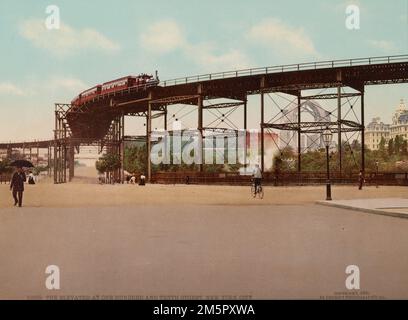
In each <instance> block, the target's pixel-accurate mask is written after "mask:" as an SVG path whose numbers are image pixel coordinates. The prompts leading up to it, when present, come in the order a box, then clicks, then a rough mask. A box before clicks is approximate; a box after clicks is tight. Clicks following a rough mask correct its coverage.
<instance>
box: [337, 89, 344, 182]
mask: <svg viewBox="0 0 408 320" xmlns="http://www.w3.org/2000/svg"><path fill="white" fill-rule="evenodd" d="M341 117H342V115H341V85H339V86H338V87H337V130H338V136H337V150H338V154H339V172H340V177H341V176H342V172H343V147H342V141H341V138H342V135H341Z"/></svg>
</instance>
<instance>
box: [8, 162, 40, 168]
mask: <svg viewBox="0 0 408 320" xmlns="http://www.w3.org/2000/svg"><path fill="white" fill-rule="evenodd" d="M10 167H18V168H33V167H34V165H33V164H32V163H31V162H30V161H27V160H16V161H13V162H12V163H10Z"/></svg>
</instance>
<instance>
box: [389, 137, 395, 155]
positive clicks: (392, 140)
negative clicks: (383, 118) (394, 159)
mask: <svg viewBox="0 0 408 320" xmlns="http://www.w3.org/2000/svg"><path fill="white" fill-rule="evenodd" d="M393 154H394V139H390V141H388V155H390V156H392V155H393Z"/></svg>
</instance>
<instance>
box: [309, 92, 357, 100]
mask: <svg viewBox="0 0 408 320" xmlns="http://www.w3.org/2000/svg"><path fill="white" fill-rule="evenodd" d="M340 97H341V98H354V97H361V93H342V94H341V95H340ZM338 98H339V95H338V94H337V93H329V94H319V95H315V96H304V97H301V99H302V100H335V99H338Z"/></svg>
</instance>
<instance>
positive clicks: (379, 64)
mask: <svg viewBox="0 0 408 320" xmlns="http://www.w3.org/2000/svg"><path fill="white" fill-rule="evenodd" d="M407 82H408V55H402V56H388V57H374V58H362V59H349V60H337V61H323V62H315V63H304V64H294V65H284V66H275V67H265V68H256V69H247V70H239V71H229V72H221V73H214V74H206V75H198V76H193V77H186V78H179V79H174V80H167V81H162V82H160V83H159V85H158V86H155V87H148V88H137V87H135V88H130V89H126V90H122V91H117V92H114V93H110V94H106V95H99V96H97V97H95V98H94V99H93V100H92V101H89V102H88V103H86V104H84V105H81V106H71V105H69V104H56V111H55V112H56V122H55V136H54V147H55V148H54V149H55V150H54V161H55V165H56V167H57V169H56V170H55V172H54V178H55V182H56V183H60V182H65V179H66V175H65V176H64V172H65V169H66V168H67V167H68V168H71V170H70V175H69V176H70V177H71V176H73V154H74V152H75V149H76V148H79V146H80V145H81V144H98V145H100V146H106V147H107V148H108V151H109V152H117V153H118V154H120V155H121V156H122V157H123V154H124V140H125V137H124V117H125V116H142V117H146V123H147V128H146V137H147V138H146V139H147V144H148V148H150V147H151V133H152V119H154V118H156V117H160V116H163V117H164V118H165V121H164V123H165V128H163V129H166V130H167V127H166V124H167V107H168V106H169V105H174V104H185V105H192V106H198V114H197V129H198V130H200V131H203V130H207V129H211V128H206V127H204V123H203V117H204V112H205V110H206V109H209V108H220V109H222V108H228V107H232V106H238V105H239V106H242V108H243V111H244V112H243V113H244V117H243V128H242V129H243V130H246V129H247V123H248V121H247V116H248V113H251V114H252V113H258V114H259V115H260V118H261V123H260V129H261V131H262V133H264V130H267V129H274V130H289V131H294V132H296V133H297V136H298V139H297V141H298V148H299V149H298V164H297V167H298V170H299V171H300V170H301V150H300V140H301V139H300V138H301V135H302V134H304V133H308V132H309V133H319V132H321V130H322V128H325V127H329V128H330V129H331V130H332V131H333V132H334V133H337V134H338V139H339V140H338V142H341V137H342V133H343V132H352V131H359V132H361V137H362V138H361V140H362V141H361V142H362V146H363V147H362V148H363V150H362V151H363V152H362V159H361V169H363V170H364V169H365V159H364V141H365V139H364V127H365V119H364V108H365V106H364V93H365V86H372V85H384V84H395V83H407ZM346 87H347V88H351V89H353V90H354V92H353V93H346V92H345V91H344V90H342V89H343V88H346ZM324 88H336V91H335V92H336V93H330V94H322V95H307V91H308V90H312V89H324ZM277 92H278V93H284V94H288V95H292V96H293V97H294V98H297V105H298V108H299V110H298V113H297V114H298V119H297V121H296V123H293V122H290V123H282V122H281V123H270V122H267V121H265V98H264V95H265V94H270V93H277ZM249 95H259V97H260V100H259V108H255V107H254V108H251V109H250V110H248V106H247V97H248V96H249ZM350 97H359V100H360V112H359V113H360V120H359V121H350V120H347V119H344V117H343V114H342V106H343V105H344V101H343V100H344V99H349V98H350ZM214 99H225V100H223V101H228V102H222V103H215V104H210V105H206V103H205V102H206V101H210V100H214ZM318 99H332V100H333V99H334V100H337V110H336V111H337V112H336V113H337V114H336V117H337V120H336V121H333V122H327V121H320V122H319V121H317V122H307V121H302V117H301V112H300V108H301V105H302V102H304V101H305V100H318ZM261 140H262V141H261V145H262V148H261V159H262V160H261V164H262V168H263V169H264V168H265V166H264V134H261ZM338 148H339V149H340V150H339V151H340V155H341V143H338ZM67 161H68V163H69V165H68V166H66V164H65V163H66V162H67ZM148 167H149V169H148V178H149V179H150V178H151V167H150V160H149V159H148ZM339 169H340V172H341V157H340V162H339ZM121 172H122V173H118V174H119V175H120V176H121V178H122V180H123V170H121Z"/></svg>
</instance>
